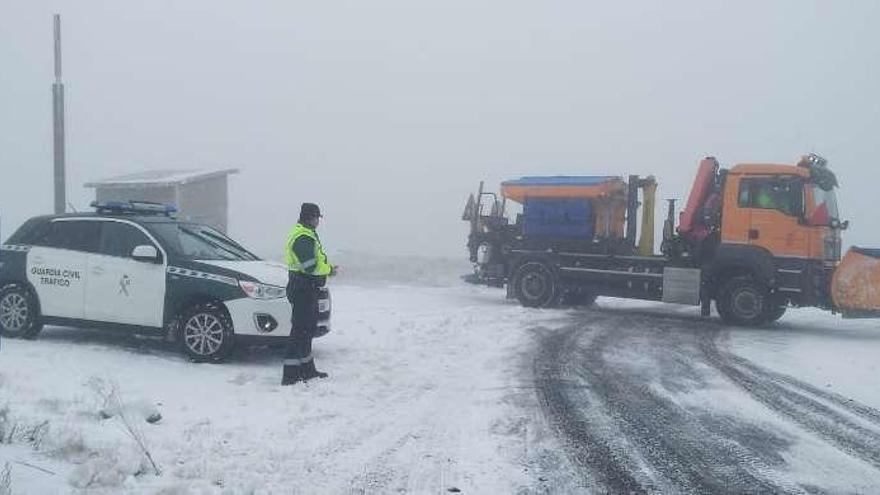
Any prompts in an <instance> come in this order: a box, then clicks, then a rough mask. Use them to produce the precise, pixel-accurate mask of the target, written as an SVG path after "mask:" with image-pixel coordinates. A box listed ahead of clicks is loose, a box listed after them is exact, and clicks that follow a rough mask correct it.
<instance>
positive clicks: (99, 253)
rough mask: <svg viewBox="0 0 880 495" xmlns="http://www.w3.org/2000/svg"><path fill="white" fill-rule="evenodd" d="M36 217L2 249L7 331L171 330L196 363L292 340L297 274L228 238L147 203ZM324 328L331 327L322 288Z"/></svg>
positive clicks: (3, 327)
mask: <svg viewBox="0 0 880 495" xmlns="http://www.w3.org/2000/svg"><path fill="white" fill-rule="evenodd" d="M92 206H93V207H94V208H95V211H94V212H93V213H85V214H63V215H52V216H40V217H35V218H32V219H30V220H28V221H27V222H25V223H24V225H22V226H21V227H20V228H19V229H18V230H17V231H16V232H15V233H14V234H13V235H12V236H11V237H10V238H9V239H8V240H7V241H6V243H5V244H2V246H0V332H2V334H3V335H4V336H7V337H20V338H27V339H32V338H36V337H37V335H38V334H39V333H40V330H41V329H42V328H43V326H44V325H59V326H66V327H91V328H111V329H119V330H124V331H130V332H138V333H152V334H164V335H165V336H167V337H168V338H169V340H174V341H178V342H179V343H180V345H181V347H182V349H183V351H184V352H185V353H186V354H187V355H188V356H189V357H190V358H191V359H192V360H194V361H222V360H223V359H224V358H226V357H227V356H228V355H229V353H230V351H231V350H232V349H233V347H234V346H235V345H236V344H247V343H267V342H268V343H272V342H277V343H281V342H284V340H283V338H284V337H286V336H288V335H289V334H290V317H291V307H290V303H289V302H288V300H287V297H286V290H285V287H286V285H287V269H286V267H285V266H284V265H282V264H278V263H272V262H268V261H263V260H261V259H259V258H258V257H257V256H255V255H254V254H253V253H251V252H250V251H248V250H247V249H245V248H244V247H242V246H241V244H239V243H237V242H235V241H234V240H232V239H230V238H229V237H227V236H226V235H224V234H223V233H221V232H219V231H217V230H216V229H213V228H211V227H209V226H206V225H201V224H198V223H192V222H186V221H182V220H178V219H176V218H174V209H173V208H172V207H168V206H165V205H160V204H155V203H144V202H110V203H93V204H92ZM319 297H320V299H319V313H320V314H319V329H318V334H319V335H323V334H326V333H327V332H328V331H329V328H330V326H329V320H330V294H329V292H328V291H327V290H326V289H322V291H321V294H320V296H319Z"/></svg>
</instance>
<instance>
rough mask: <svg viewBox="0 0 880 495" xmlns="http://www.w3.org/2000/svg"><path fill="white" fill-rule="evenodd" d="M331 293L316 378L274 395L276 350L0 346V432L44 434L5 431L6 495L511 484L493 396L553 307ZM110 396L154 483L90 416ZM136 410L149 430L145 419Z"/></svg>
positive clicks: (130, 446) (512, 384)
mask: <svg viewBox="0 0 880 495" xmlns="http://www.w3.org/2000/svg"><path fill="white" fill-rule="evenodd" d="M333 291H334V306H335V308H336V309H335V311H336V312H335V316H334V321H333V324H334V329H333V331H332V333H331V334H329V335H328V336H326V337H324V338H322V339H319V340H316V341H315V355H316V362H317V365H318V367H319V369H322V370H326V371H328V372H329V373H330V378H329V379H327V380H323V381H316V382H311V383H309V384H307V386H302V385H300V386H294V387H281V386H279V380H280V376H281V359H282V356H281V355H280V354H279V353H278V352H275V351H273V350H270V349H265V348H254V349H252V350H249V351H247V352H243V353H239V354H238V355H237V356H236V357H235V358H234V359H233V360H232V361H231V362H229V363H226V364H221V365H210V364H192V363H189V362H186V361H185V360H184V358H183V357H182V356H181V355H180V354H179V353H178V352H177V351H176V350H175V349H170V348H168V346H167V344H164V343H163V342H161V341H158V340H155V339H146V338H132V337H127V336H120V335H118V334H113V333H107V332H97V331H89V330H73V329H61V328H47V329H45V330H44V332H43V333H42V334H41V335H40V338H39V339H38V340H35V341H20V340H12V339H4V341H3V348H2V351H0V407H5V409H4V411H6V412H5V416H0V429H5V430H6V431H7V434H8V430H9V429H10V428H11V427H12V425H15V426H17V428H18V429H19V432H21V431H30V430H31V429H33V428H35V427H38V426H39V425H44V426H43V427H40V430H41V431H40V432H38V435H39V439H38V440H36V442H34V441H32V440H30V439H29V438H28V436H29V435H28V434H15V435H13V436H14V438H15V441H14V448H10V447H9V446H7V445H5V444H4V445H0V467H2V466H3V465H4V463H5V462H10V465H11V468H12V486H13V489H14V490H15V493H19V492H21V493H33V492H55V491H61V492H64V491H67V490H75V489H78V488H89V489H90V490H98V491H100V490H101V489H105V490H106V491H107V492H116V491H118V490H119V489H120V488H122V489H124V490H125V491H130V492H150V493H152V492H156V491H163V492H164V493H189V492H208V493H211V492H218V493H291V492H293V493H341V492H346V493H347V492H350V491H353V492H356V493H358V492H367V493H389V492H398V491H404V492H415V493H424V492H433V493H437V492H445V491H446V490H448V489H459V490H462V491H464V492H467V493H510V492H515V491H517V490H519V489H520V488H521V487H523V486H528V484H529V483H530V482H531V481H530V478H529V476H528V473H527V472H526V471H525V470H524V468H523V463H522V461H523V459H522V457H523V452H524V449H525V448H526V447H527V445H525V443H524V438H521V435H519V436H518V435H517V432H518V430H517V420H516V418H515V417H516V415H517V414H519V413H518V412H516V407H515V405H513V404H510V403H508V401H506V398H507V397H508V396H510V395H511V391H517V390H518V389H519V387H520V386H521V383H520V382H519V380H520V375H521V373H519V372H517V371H516V368H517V367H518V366H519V365H520V360H519V354H520V353H521V352H523V350H524V349H526V348H527V347H528V342H529V339H530V329H532V328H535V327H540V326H542V325H554V324H561V323H560V321H561V318H560V317H561V316H563V315H564V313H561V312H553V311H533V310H526V309H523V308H520V307H518V306H517V305H515V304H512V303H509V302H505V301H504V299H503V294H502V293H501V291H498V290H490V289H482V288H472V287H447V288H430V287H413V286H398V287H376V286H372V287H365V286H355V285H348V286H336V287H334V289H333ZM113 387H118V392H119V394H120V396H121V398H122V402H123V404H124V405H125V406H126V418H127V420H128V421H129V422H130V423H131V424H133V425H134V426H135V428H137V429H138V430H139V431H140V432H141V433H142V434H143V438H144V439H145V441H146V444H147V446H148V448H149V450H150V452H151V454H152V456H153V458H154V459H155V461H156V463H157V465H158V467H159V469H160V470H161V473H162V474H161V476H158V477H157V476H154V475H153V474H152V473H153V471H152V467H151V466H150V464H149V462H148V461H146V460H145V459H143V456H141V455H140V453H139V451H138V449H137V448H136V444H135V443H134V442H133V441H132V439H131V438H130V437H129V436H128V434H127V433H126V431H125V430H124V429H123V428H122V422H121V421H120V419H119V417H118V416H117V415H116V414H115V412H114V411H112V410H111V411H109V413H108V412H107V404H106V402H107V401H106V398H107V396H108V391H110V390H111V389H112V388H113ZM154 413H160V414H161V416H162V419H161V420H160V421H159V422H157V423H155V424H149V423H147V422H146V421H145V419H146V418H147V417H149V416H150V415H152V414H154ZM111 415H112V417H109V418H104V417H106V416H111ZM4 418H5V419H4ZM512 418H513V419H512ZM33 443H37V448H36V449H33V448H29V445H30V444H33ZM23 463H27V464H30V465H32V466H38V467H39V468H41V469H45V470H48V471H51V472H52V473H54V474H49V473H48V472H46V471H43V470H41V469H37V468H35V467H30V466H28V465H25V464H23Z"/></svg>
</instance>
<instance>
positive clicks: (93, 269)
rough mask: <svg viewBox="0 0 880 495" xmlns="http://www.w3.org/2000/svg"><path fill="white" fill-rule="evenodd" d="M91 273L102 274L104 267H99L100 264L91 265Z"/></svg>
mask: <svg viewBox="0 0 880 495" xmlns="http://www.w3.org/2000/svg"><path fill="white" fill-rule="evenodd" d="M92 274H94V275H103V274H104V269H103V268H101V267H100V266H93V267H92Z"/></svg>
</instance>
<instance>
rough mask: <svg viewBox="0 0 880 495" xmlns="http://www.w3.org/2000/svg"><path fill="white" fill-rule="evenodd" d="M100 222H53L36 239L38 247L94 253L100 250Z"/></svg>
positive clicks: (35, 242)
mask: <svg viewBox="0 0 880 495" xmlns="http://www.w3.org/2000/svg"><path fill="white" fill-rule="evenodd" d="M99 232H100V225H98V222H92V221H88V220H68V221H55V222H51V223H49V224H48V225H46V226H45V228H43V229H42V230H41V231H40V233H39V234H38V235H37V236H36V238H35V239H34V244H35V245H37V246H45V247H51V248H57V249H69V250H71V251H81V252H85V253H94V252H96V251H97V250H98V234H99Z"/></svg>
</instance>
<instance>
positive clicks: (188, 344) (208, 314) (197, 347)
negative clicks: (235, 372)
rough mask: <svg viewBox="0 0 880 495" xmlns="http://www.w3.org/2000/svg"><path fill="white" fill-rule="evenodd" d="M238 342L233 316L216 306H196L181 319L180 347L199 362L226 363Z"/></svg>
mask: <svg viewBox="0 0 880 495" xmlns="http://www.w3.org/2000/svg"><path fill="white" fill-rule="evenodd" d="M234 341H235V334H234V332H233V329H232V322H231V321H230V320H229V316H228V315H227V314H226V312H225V311H223V309H222V308H219V307H217V306H216V305H214V304H201V305H197V306H194V307H193V308H190V309H189V310H188V311H185V312H184V313H183V315H182V317H181V318H180V343H181V345H182V346H183V351H184V352H185V353H186V355H187V356H189V358H190V359H191V360H193V361H195V362H198V363H203V362H220V361H223V360H224V359H225V358H226V357H227V356H228V355H229V353H230V351H232V347H233V344H234Z"/></svg>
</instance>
